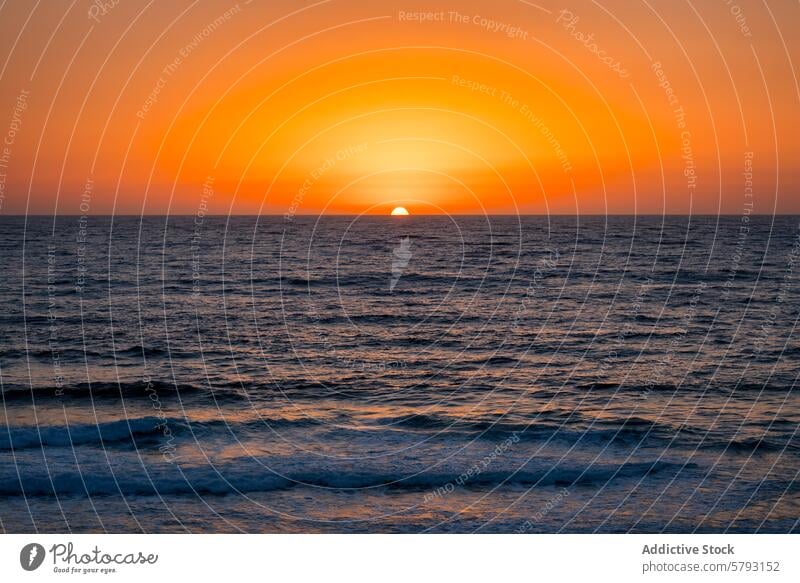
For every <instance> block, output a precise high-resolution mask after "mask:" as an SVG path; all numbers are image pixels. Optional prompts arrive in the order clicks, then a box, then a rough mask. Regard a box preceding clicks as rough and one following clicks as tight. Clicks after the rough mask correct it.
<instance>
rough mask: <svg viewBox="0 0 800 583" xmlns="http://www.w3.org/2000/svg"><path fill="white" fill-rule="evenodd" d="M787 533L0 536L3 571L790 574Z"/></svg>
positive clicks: (372, 575)
mask: <svg viewBox="0 0 800 583" xmlns="http://www.w3.org/2000/svg"><path fill="white" fill-rule="evenodd" d="M799 541H800V539H799V538H797V537H796V536H794V535H2V536H0V578H1V579H2V581H48V580H51V579H52V580H62V581H63V580H71V581H83V580H91V581H120V582H121V581H137V582H141V581H142V580H148V579H150V580H157V581H166V580H168V579H171V578H181V579H182V580H183V581H187V579H186V577H197V578H199V579H200V580H202V581H209V580H212V581H213V580H215V579H217V578H219V579H220V580H223V579H224V580H226V581H235V580H239V579H240V578H242V579H243V578H245V577H246V578H248V579H250V578H252V577H253V576H258V577H259V579H260V580H265V581H270V580H278V581H286V580H300V581H314V580H320V581H343V582H344V581H346V582H348V583H354V582H360V581H364V582H370V583H372V582H376V581H403V582H406V583H407V582H408V581H415V580H419V581H432V580H434V578H437V579H438V578H443V579H447V580H450V581H458V582H468V581H475V582H481V583H485V582H487V581H497V580H510V579H512V578H513V579H514V580H520V579H521V580H525V581H540V580H544V581H551V580H562V579H563V580H569V581H579V580H581V578H585V579H586V580H588V581H597V580H600V581H615V582H617V581H647V580H651V579H652V580H656V581H720V582H723V581H724V582H728V581H759V582H761V581H767V582H768V581H800V572H798V569H797V560H798V559H797V556H796V555H797V552H798V542H799Z"/></svg>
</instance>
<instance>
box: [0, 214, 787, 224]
mask: <svg viewBox="0 0 800 583" xmlns="http://www.w3.org/2000/svg"><path fill="white" fill-rule="evenodd" d="M198 216H202V217H203V218H225V217H281V218H283V219H285V220H286V221H287V222H291V221H292V220H293V219H295V218H314V217H316V218H321V217H384V218H389V219H395V220H403V219H411V218H413V217H741V216H743V215H742V213H718V214H715V213H663V214H657V213H517V214H511V213H451V214H444V213H437V214H432V213H415V214H409V215H404V216H402V217H397V216H392V215H388V214H377V213H369V214H363V215H360V214H356V213H326V214H316V215H315V214H310V213H308V214H305V213H304V214H295V215H293V216H292V217H291V218H287V217H286V213H260V214H256V213H231V214H227V215H225V214H211V213H209V214H203V215H198V214H197V213H194V214H189V213H146V214H133V213H119V214H102V213H96V214H95V213H91V214H88V215H87V214H82V213H59V214H47V213H28V214H13V213H10V214H1V213H0V218H4V217H7V218H22V217H140V218H145V217H198ZM747 216H751V217H752V216H756V217H798V216H800V212H789V213H749V214H748V215H747Z"/></svg>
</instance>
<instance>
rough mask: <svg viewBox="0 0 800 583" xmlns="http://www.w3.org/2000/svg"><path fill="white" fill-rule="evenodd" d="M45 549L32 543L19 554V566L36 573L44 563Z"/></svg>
mask: <svg viewBox="0 0 800 583" xmlns="http://www.w3.org/2000/svg"><path fill="white" fill-rule="evenodd" d="M44 555H45V552H44V547H43V546H42V545H40V544H39V543H30V544H27V545H25V546H24V547H22V550H21V551H20V552H19V564H20V565H22V568H23V569H25V570H26V571H35V570H36V569H38V568H39V567H41V566H42V563H43V562H44Z"/></svg>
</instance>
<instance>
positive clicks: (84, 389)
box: [0, 381, 240, 401]
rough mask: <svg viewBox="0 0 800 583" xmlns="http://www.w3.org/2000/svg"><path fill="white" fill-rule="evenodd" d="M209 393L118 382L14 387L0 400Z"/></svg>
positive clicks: (164, 384) (218, 393)
mask: <svg viewBox="0 0 800 583" xmlns="http://www.w3.org/2000/svg"><path fill="white" fill-rule="evenodd" d="M204 392H205V393H211V392H212V391H209V390H208V389H205V388H202V387H199V386H196V385H191V384H188V383H178V384H175V383H170V382H166V381H150V382H149V383H148V382H144V381H121V382H118V383H117V382H109V381H104V382H95V383H91V384H90V383H77V384H72V385H65V386H61V387H56V386H48V387H33V388H31V387H21V386H13V387H9V388H6V390H4V391H3V392H2V393H1V394H0V401H3V400H5V401H17V400H29V399H31V398H48V397H52V398H85V397H93V398H109V397H125V398H139V397H141V398H148V399H153V398H154V397H153V395H156V396H158V397H159V398H163V397H174V396H177V395H178V394H181V395H184V394H187V393H204ZM213 392H214V396H215V397H217V398H235V397H237V396H238V397H240V395H238V393H233V392H231V391H216V390H215V391H213Z"/></svg>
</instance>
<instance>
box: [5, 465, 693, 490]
mask: <svg viewBox="0 0 800 583" xmlns="http://www.w3.org/2000/svg"><path fill="white" fill-rule="evenodd" d="M696 468H697V466H696V465H695V464H677V463H672V462H666V461H647V462H635V463H634V462H632V463H625V464H620V465H593V466H588V467H583V468H581V467H575V468H559V467H557V466H556V467H553V468H538V469H531V470H508V471H492V472H484V473H481V474H478V475H476V476H473V477H472V478H471V479H469V480H466V481H463V482H461V483H459V482H458V479H459V474H458V473H447V472H436V473H433V472H421V473H418V474H416V475H403V474H400V473H396V472H393V471H381V470H374V471H342V470H341V469H334V468H330V469H319V470H311V471H299V472H289V473H287V474H280V473H278V472H277V471H273V470H270V469H269V467H266V466H265V465H260V464H259V465H255V466H254V465H253V464H247V463H243V464H239V465H231V464H227V465H224V466H218V467H217V469H216V470H215V469H214V468H212V467H197V466H194V467H188V468H180V470H178V469H177V468H174V469H173V470H174V471H165V470H164V469H161V468H159V469H158V470H157V471H151V472H150V473H149V474H147V473H145V472H144V471H143V469H142V468H139V470H138V471H125V472H122V471H120V472H118V473H117V474H116V475H112V474H104V475H101V476H98V475H93V474H90V473H87V472H83V473H79V472H63V473H51V475H50V476H42V475H39V476H22V477H21V478H17V477H16V476H10V475H9V476H5V477H4V479H0V496H5V497H9V496H21V495H24V496H26V497H34V496H36V497H53V496H58V497H64V496H86V495H89V496H113V495H119V494H122V495H124V496H157V495H158V496H175V495H228V494H237V493H256V492H272V491H276V490H285V489H289V488H322V489H328V490H335V491H350V490H364V489H390V490H410V491H420V492H425V491H429V492H436V491H442V490H441V489H443V488H444V489H445V491H452V490H453V489H455V488H457V487H461V486H463V487H465V488H472V489H475V488H479V489H486V488H496V487H501V486H522V487H536V486H553V485H557V486H586V485H593V484H603V483H606V482H609V481H611V480H614V479H631V478H633V479H635V478H644V477H646V476H649V475H653V474H658V473H668V472H672V473H675V474H677V473H679V472H681V471H691V470H694V469H696Z"/></svg>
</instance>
